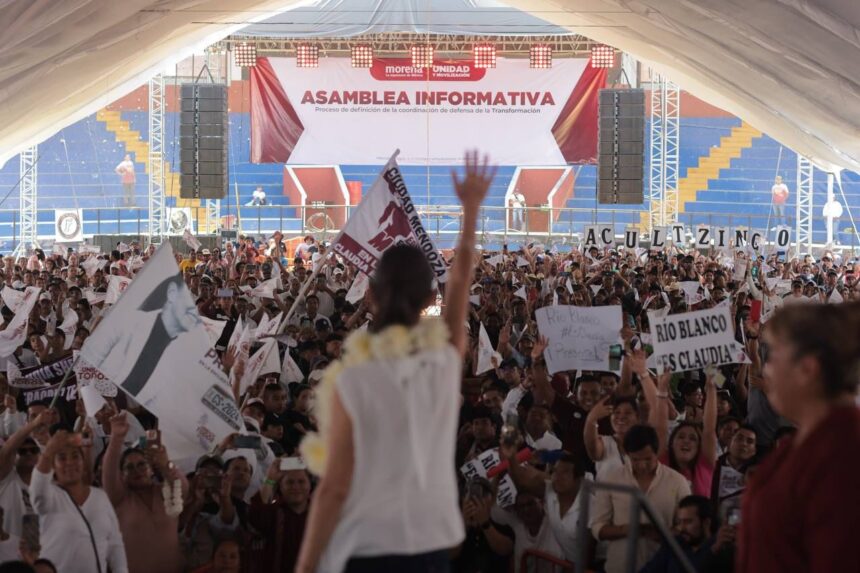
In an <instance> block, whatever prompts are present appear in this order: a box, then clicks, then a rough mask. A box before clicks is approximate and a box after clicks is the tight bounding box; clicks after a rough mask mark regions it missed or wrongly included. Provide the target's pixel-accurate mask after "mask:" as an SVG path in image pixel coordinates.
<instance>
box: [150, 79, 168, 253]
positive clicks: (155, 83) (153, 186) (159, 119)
mask: <svg viewBox="0 0 860 573" xmlns="http://www.w3.org/2000/svg"><path fill="white" fill-rule="evenodd" d="M165 215H166V205H165V204H164V76H162V75H161V74H158V75H155V76H153V77H152V78H150V80H149V244H151V245H160V244H161V242H162V240H163V238H164V222H165V218H166V217H165Z"/></svg>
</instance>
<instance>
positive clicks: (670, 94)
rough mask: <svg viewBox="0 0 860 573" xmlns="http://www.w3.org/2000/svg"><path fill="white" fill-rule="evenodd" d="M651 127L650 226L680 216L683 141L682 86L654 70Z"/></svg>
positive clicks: (666, 222) (649, 141)
mask: <svg viewBox="0 0 860 573" xmlns="http://www.w3.org/2000/svg"><path fill="white" fill-rule="evenodd" d="M650 120H651V130H650V134H649V138H648V144H649V148H650V149H649V155H650V166H649V178H648V182H649V183H648V190H649V193H648V196H649V199H650V204H649V217H648V222H649V228H650V229H653V228H654V227H662V226H669V225H671V224H673V223H675V222H677V220H678V151H679V149H680V143H681V90H680V89H679V88H678V86H677V85H676V84H674V83H672V82H670V81H669V80H667V79H666V78H665V77H664V76H662V75H658V74H654V73H653V72H652V74H651V106H650Z"/></svg>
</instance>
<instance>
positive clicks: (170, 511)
mask: <svg viewBox="0 0 860 573" xmlns="http://www.w3.org/2000/svg"><path fill="white" fill-rule="evenodd" d="M167 468H168V471H167V472H165V473H166V474H167V473H173V470H174V469H175V467H174V465H173V462H170V463H168V466H167ZM161 496H162V498H164V512H165V513H166V514H167V516H168V517H178V516H179V515H180V514H181V513H182V507H183V502H182V482H181V481H180V480H178V479H175V480H173V481H172V482H171V481H170V479H169V478H168V476H167V475H165V476H164V482H163V483H162V484H161Z"/></svg>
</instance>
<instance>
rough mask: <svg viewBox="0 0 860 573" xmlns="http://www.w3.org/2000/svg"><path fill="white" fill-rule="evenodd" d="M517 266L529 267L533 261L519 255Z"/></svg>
mask: <svg viewBox="0 0 860 573" xmlns="http://www.w3.org/2000/svg"><path fill="white" fill-rule="evenodd" d="M517 266H518V267H529V266H531V263H530V262H528V260H527V259H526V258H525V257H519V256H518V257H517Z"/></svg>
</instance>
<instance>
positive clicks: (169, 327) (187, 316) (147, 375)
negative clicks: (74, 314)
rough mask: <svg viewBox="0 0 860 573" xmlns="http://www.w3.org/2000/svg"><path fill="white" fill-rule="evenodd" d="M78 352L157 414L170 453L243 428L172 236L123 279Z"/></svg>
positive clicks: (189, 454) (184, 456) (204, 447)
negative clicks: (125, 285) (120, 288)
mask: <svg viewBox="0 0 860 573" xmlns="http://www.w3.org/2000/svg"><path fill="white" fill-rule="evenodd" d="M81 356H82V357H83V359H84V360H86V361H87V362H88V363H89V364H91V365H92V366H93V367H95V368H97V369H98V370H99V371H101V372H102V373H103V374H104V375H105V376H106V377H107V378H108V379H109V380H111V381H113V382H114V383H115V384H116V385H117V386H119V387H120V388H121V389H122V390H123V391H124V392H126V393H127V394H129V395H130V396H132V397H133V398H134V399H135V400H136V401H137V402H138V403H139V404H140V405H141V406H143V407H144V408H146V409H147V410H149V411H150V412H152V413H153V414H154V415H156V416H158V421H159V426H160V427H161V429H162V440H163V441H164V445H165V446H166V447H167V450H168V451H169V452H170V454H171V456H172V457H173V458H175V459H176V460H180V461H181V460H188V459H191V458H194V459H196V458H198V457H200V456H201V455H202V454H204V453H206V452H208V451H210V450H211V449H212V448H213V447H214V445H215V444H217V443H219V442H220V441H221V440H222V439H223V438H224V436H226V435H227V434H230V433H233V432H239V431H241V430H242V429H243V428H244V425H243V423H242V417H241V414H240V413H239V407H238V406H237V405H236V402H235V400H234V399H233V396H232V392H231V389H230V387H229V385H228V384H227V376H226V375H225V374H224V372H223V370H222V369H221V361H220V359H219V358H218V353H217V352H216V351H215V350H214V349H213V348H212V345H211V344H210V341H209V336H208V335H207V334H206V329H205V328H204V327H203V323H202V321H201V320H200V316H199V315H198V313H197V307H196V306H195V304H194V299H193V298H192V296H191V292H190V291H189V290H188V287H187V286H186V285H185V282H184V281H183V280H182V275H181V274H180V273H179V268H178V266H177V265H176V260H175V258H174V254H173V249H172V248H171V246H170V243H163V244H162V246H161V247H160V248H159V249H158V250H157V251H156V252H155V254H154V255H153V256H152V258H150V260H149V263H148V264H147V265H146V267H145V268H144V269H143V271H141V272H140V274H138V275H137V278H135V280H134V281H133V282H132V283H131V284H129V285H128V288H126V290H125V293H123V296H122V297H121V298H120V299H119V302H117V304H116V305H114V307H113V308H112V310H111V311H110V313H108V314H107V315H105V317H104V318H103V319H102V322H101V323H100V324H99V327H98V328H96V329H95V330H94V331H93V333H92V334H91V335H90V337H89V338H87V340H86V342H85V343H84V346H83V348H82V349H81Z"/></svg>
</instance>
